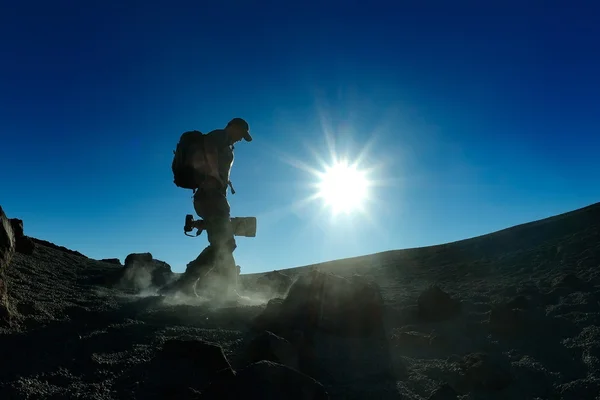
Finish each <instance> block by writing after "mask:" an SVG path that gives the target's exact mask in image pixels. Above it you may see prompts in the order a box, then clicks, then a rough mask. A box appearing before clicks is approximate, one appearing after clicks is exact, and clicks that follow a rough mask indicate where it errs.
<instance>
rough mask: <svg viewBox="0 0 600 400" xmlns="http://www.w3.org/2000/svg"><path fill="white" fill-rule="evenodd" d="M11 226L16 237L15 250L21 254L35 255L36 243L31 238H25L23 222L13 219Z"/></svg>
mask: <svg viewBox="0 0 600 400" xmlns="http://www.w3.org/2000/svg"><path fill="white" fill-rule="evenodd" d="M10 224H11V226H12V229H13V232H14V235H15V250H16V251H17V252H18V253H21V254H26V255H31V254H33V249H34V248H35V243H34V241H33V240H32V239H31V238H30V237H27V236H25V232H24V230H23V220H21V219H18V218H11V219H10Z"/></svg>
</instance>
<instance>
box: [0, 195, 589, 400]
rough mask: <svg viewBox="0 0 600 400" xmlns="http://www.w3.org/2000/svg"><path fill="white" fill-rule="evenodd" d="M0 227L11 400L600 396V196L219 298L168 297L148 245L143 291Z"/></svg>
mask: <svg viewBox="0 0 600 400" xmlns="http://www.w3.org/2000/svg"><path fill="white" fill-rule="evenodd" d="M0 214H2V213H1V212H0ZM15 224H16V225H15ZM0 228H2V231H0V263H2V264H1V265H2V268H1V269H0V274H1V275H0V295H1V294H2V290H3V288H4V289H5V290H6V293H5V294H4V297H3V298H2V299H3V302H4V303H3V304H4V305H3V306H2V310H3V312H2V313H0V321H2V322H1V323H0V357H1V359H2V366H1V367H0V398H2V399H72V398H85V399H135V398H144V399H147V398H157V399H158V398H165V399H167V398H190V399H201V398H206V399H209V398H254V397H256V398H265V399H266V398H290V399H321V398H331V399H365V398H377V399H388V398H389V399H392V398H393V399H398V398H401V399H536V398H537V399H595V398H598V397H597V396H598V393H600V375H599V373H600V276H599V274H600V204H595V205H592V206H590V207H586V208H584V209H580V210H575V211H573V212H571V213H567V214H563V215H560V216H556V217H553V218H548V219H545V220H542V221H536V222H533V223H529V224H524V225H521V226H517V227H513V228H510V229H507V230H504V231H500V232H496V233H493V234H490V235H485V236H482V237H477V238H472V239H468V240H464V241H460V242H455V243H449V244H445V245H440V246H433V247H427V248H419V249H409V250H399V251H392V252H386V253H380V254H375V255H370V256H364V257H357V258H353V259H347V260H338V261H335V262H329V263H324V264H320V265H314V266H308V267H302V268H294V269H290V270H284V271H279V272H278V273H271V274H254V275H242V277H241V280H242V281H243V287H244V288H245V294H246V295H247V298H246V299H245V300H244V301H241V302H240V303H239V304H236V305H225V306H223V305H221V306H219V307H216V306H214V305H211V304H207V303H206V302H205V301H203V300H202V299H192V298H183V297H182V298H166V297H161V296H157V295H155V294H153V293H154V292H153V290H154V289H155V287H154V286H153V285H155V284H157V282H165V281H167V280H168V276H167V275H168V271H167V266H166V264H164V263H162V262H159V261H157V260H152V259H151V257H150V259H148V260H150V261H148V262H150V263H151V265H152V268H153V269H152V271H155V270H156V271H158V270H160V276H159V277H160V279H159V280H158V281H157V280H156V276H157V275H152V274H153V272H152V273H151V276H150V279H145V280H144V282H146V284H145V285H144V286H143V287H140V286H139V285H137V286H136V285H130V284H127V282H129V281H130V280H131V279H130V278H131V274H132V273H131V271H137V269H135V270H132V269H128V267H127V265H125V266H123V265H121V264H120V263H119V262H118V260H114V259H107V260H104V261H98V260H92V259H89V258H87V257H85V256H84V255H82V254H80V253H77V252H74V251H71V250H68V249H65V248H61V247H60V246H56V245H53V244H51V243H48V242H45V241H42V240H38V239H36V240H29V241H28V240H27V237H25V236H23V234H22V232H21V233H19V232H18V231H19V229H18V223H16V221H9V220H8V219H6V218H3V222H2V224H1V225H0ZM13 228H14V229H13ZM8 231H10V232H8ZM3 232H4V233H3ZM7 232H8V233H10V234H7ZM11 235H12V236H11ZM11 238H12V239H11ZM19 243H20V244H19ZM125 264H127V262H126V263H125ZM148 265H150V264H148ZM136 268H137V267H136ZM126 270H127V271H129V275H127V277H128V278H127V279H128V280H123V276H125V275H126V272H125V271H126ZM141 270H144V268H141ZM356 274H358V275H360V276H359V277H357V276H354V277H353V275H356ZM134 275H135V276H139V275H138V272H135V273H134ZM137 282H138V283H139V282H140V280H137ZM291 282H293V284H292V287H291V288H289V286H290V283H291ZM288 289H289V290H288ZM273 297H275V298H274V299H272V300H271V301H269V300H270V299H271V298H273ZM267 302H268V304H267Z"/></svg>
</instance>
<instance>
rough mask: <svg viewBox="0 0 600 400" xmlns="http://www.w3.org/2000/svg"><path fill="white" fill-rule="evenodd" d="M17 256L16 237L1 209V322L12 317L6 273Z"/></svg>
mask: <svg viewBox="0 0 600 400" xmlns="http://www.w3.org/2000/svg"><path fill="white" fill-rule="evenodd" d="M14 254H15V236H14V233H13V229H12V226H11V223H10V221H9V220H8V218H7V217H6V214H4V210H2V207H0V321H7V320H8V319H10V317H11V315H12V308H11V306H10V304H9V302H8V290H7V286H6V279H5V272H6V269H7V268H8V266H9V265H10V262H11V261H12V258H13V255H14Z"/></svg>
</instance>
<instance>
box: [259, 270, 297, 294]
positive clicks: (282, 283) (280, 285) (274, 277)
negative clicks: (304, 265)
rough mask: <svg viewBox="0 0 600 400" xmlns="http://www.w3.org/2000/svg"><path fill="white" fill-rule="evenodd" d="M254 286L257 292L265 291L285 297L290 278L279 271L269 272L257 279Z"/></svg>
mask: <svg viewBox="0 0 600 400" xmlns="http://www.w3.org/2000/svg"><path fill="white" fill-rule="evenodd" d="M256 284H257V286H258V288H257V289H258V290H266V291H267V292H270V294H274V295H285V294H286V293H287V291H288V289H289V288H290V286H291V285H292V278H290V277H289V276H288V275H286V274H284V273H282V272H280V271H271V272H267V273H266V274H264V275H263V276H261V277H260V278H259V279H257V280H256Z"/></svg>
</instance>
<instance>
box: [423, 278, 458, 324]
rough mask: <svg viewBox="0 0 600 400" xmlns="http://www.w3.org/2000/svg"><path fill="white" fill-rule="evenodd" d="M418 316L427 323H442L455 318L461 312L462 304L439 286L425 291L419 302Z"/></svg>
mask: <svg viewBox="0 0 600 400" xmlns="http://www.w3.org/2000/svg"><path fill="white" fill-rule="evenodd" d="M417 306H418V316H419V318H420V319H422V320H425V321H440V320H444V319H449V318H453V317H455V316H456V315H458V314H459V313H460V311H461V303H460V302H459V301H457V300H455V299H453V298H452V297H450V295H449V294H448V293H446V292H444V291H443V290H442V289H440V288H439V287H438V286H431V287H429V288H427V289H425V290H424V291H423V293H421V295H420V296H419V299H418V300H417Z"/></svg>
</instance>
